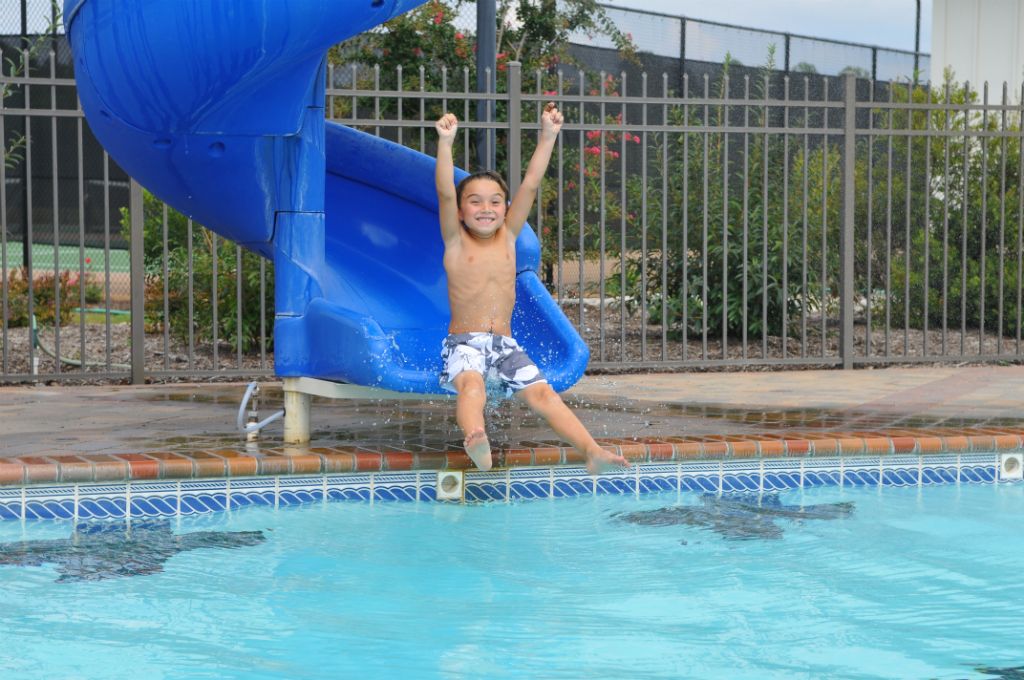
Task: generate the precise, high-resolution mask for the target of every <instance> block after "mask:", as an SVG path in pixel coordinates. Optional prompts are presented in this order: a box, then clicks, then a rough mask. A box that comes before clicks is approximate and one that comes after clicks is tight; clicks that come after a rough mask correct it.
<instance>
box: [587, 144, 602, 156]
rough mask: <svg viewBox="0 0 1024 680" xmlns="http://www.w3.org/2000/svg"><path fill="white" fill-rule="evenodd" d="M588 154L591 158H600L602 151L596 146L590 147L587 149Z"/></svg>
mask: <svg viewBox="0 0 1024 680" xmlns="http://www.w3.org/2000/svg"><path fill="white" fill-rule="evenodd" d="M587 153H589V154H590V155H591V156H600V155H601V149H600V148H599V147H596V146H588V147H587Z"/></svg>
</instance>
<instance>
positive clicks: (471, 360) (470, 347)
mask: <svg viewBox="0 0 1024 680" xmlns="http://www.w3.org/2000/svg"><path fill="white" fill-rule="evenodd" d="M441 361H442V363H443V364H444V367H443V368H442V369H441V387H443V388H444V389H446V390H448V391H449V392H455V386H454V385H453V384H452V381H453V380H455V376H457V375H458V374H460V373H462V372H463V371H476V372H477V373H479V374H481V375H482V376H484V380H485V381H487V382H492V383H493V382H497V383H500V384H501V386H502V387H503V388H504V390H505V396H506V397H511V396H512V395H513V394H515V393H516V392H518V391H519V390H521V389H523V388H525V387H527V386H529V385H532V384H534V383H545V382H547V379H546V378H545V377H544V374H543V373H541V372H540V369H539V368H537V365H536V364H535V363H533V360H531V359H530V357H529V356H528V355H527V354H526V352H524V351H523V349H522V348H521V347H520V346H519V343H517V342H516V341H515V340H513V339H512V338H509V337H506V336H504V335H497V334H495V333H454V334H452V335H449V336H448V337H447V338H445V339H444V342H443V343H442V344H441Z"/></svg>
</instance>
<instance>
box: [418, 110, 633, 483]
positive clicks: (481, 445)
mask: <svg viewBox="0 0 1024 680" xmlns="http://www.w3.org/2000/svg"><path fill="white" fill-rule="evenodd" d="M434 127H435V128H436V129H437V134H438V138H439V139H438V145H437V170H436V175H435V181H436V185H437V199H438V212H439V219H440V222H441V236H442V238H443V239H444V269H445V272H446V273H447V275H448V302H449V305H450V307H451V323H450V324H449V327H448V337H447V338H445V340H444V343H443V345H442V351H441V357H442V360H443V363H444V366H443V369H442V372H441V385H442V386H443V387H444V388H445V389H448V390H451V391H454V392H456V393H457V394H458V398H457V401H456V407H455V419H456V421H457V422H458V424H459V427H460V428H461V429H462V431H463V434H464V435H465V447H466V453H467V454H468V455H469V457H470V458H471V459H472V460H473V462H474V463H475V464H476V466H477V467H478V468H480V469H481V470H489V469H490V468H491V464H492V461H491V447H490V442H489V441H488V439H487V432H486V430H485V429H484V415H483V411H484V405H485V403H486V400H487V388H486V382H485V379H486V378H487V377H488V376H491V377H492V378H496V379H498V380H500V381H501V383H502V385H503V386H504V388H505V391H506V395H508V396H512V395H515V397H516V398H518V399H521V400H522V401H523V402H525V403H526V404H527V405H528V406H529V407H530V409H531V410H533V411H534V412H535V413H537V414H538V415H540V416H541V417H542V418H544V419H545V420H546V421H547V423H548V424H549V425H550V426H551V429H553V430H554V431H555V432H556V433H557V434H558V435H559V436H560V437H562V438H564V439H565V440H567V441H568V442H569V443H570V444H572V445H573V447H575V448H576V450H577V451H579V452H580V453H582V454H583V455H584V456H585V457H586V459H587V469H588V470H589V471H590V472H591V473H592V474H597V473H599V472H601V471H602V470H604V469H606V468H609V467H613V466H627V467H628V465H629V463H628V462H627V461H626V460H625V459H624V458H623V457H622V456H620V455H618V454H615V453H611V452H609V451H606V450H604V449H602V448H601V447H600V446H598V444H597V442H595V441H594V438H593V437H592V436H591V435H590V433H589V432H587V430H586V428H585V427H584V426H583V424H582V423H581V422H580V421H579V419H578V418H577V417H576V416H575V415H574V414H573V412H572V411H570V410H569V407H568V406H566V405H565V403H564V402H563V401H562V399H561V397H559V396H558V393H556V392H555V391H554V389H552V387H551V385H549V384H548V382H547V380H546V379H545V378H544V374H543V373H541V371H540V369H538V368H537V366H536V365H535V364H534V363H533V361H532V360H531V359H530V357H529V356H528V355H527V354H526V352H524V351H523V350H522V348H520V347H519V345H518V343H516V341H515V340H514V339H513V338H512V323H511V322H512V307H513V306H514V305H515V281H516V249H515V243H516V238H517V237H518V236H519V232H520V231H522V229H523V225H524V224H525V223H526V217H527V215H528V214H529V212H530V208H531V207H532V206H533V200H534V195H535V194H536V193H537V189H538V187H539V186H540V181H541V178H543V176H544V172H545V170H546V169H547V166H548V161H549V160H550V159H551V151H552V149H553V148H554V144H555V140H556V139H557V138H558V132H559V131H560V130H561V128H562V114H561V113H560V112H559V111H558V109H557V108H556V107H555V105H554V104H553V103H549V104H548V105H547V106H546V107H545V109H544V113H543V114H542V116H541V132H540V137H539V139H538V141H537V149H536V151H534V153H533V158H531V159H530V165H529V166H528V167H527V170H526V175H525V176H524V177H523V182H522V185H521V187H520V190H519V191H518V192H517V193H516V195H515V197H514V198H513V199H512V202H511V204H510V203H509V202H508V199H509V196H508V187H507V186H506V184H505V182H504V180H502V178H501V176H500V175H498V174H497V173H494V172H480V173H476V174H473V175H470V176H469V177H466V178H465V179H464V180H462V181H461V182H460V183H459V185H458V187H456V186H455V184H454V182H453V181H452V177H453V173H454V163H453V161H452V144H453V143H454V141H455V135H456V132H457V131H458V120H457V119H456V118H455V116H454V115H453V114H451V113H446V114H445V115H444V116H442V117H441V118H440V119H439V120H438V121H437V122H436V123H435V125H434Z"/></svg>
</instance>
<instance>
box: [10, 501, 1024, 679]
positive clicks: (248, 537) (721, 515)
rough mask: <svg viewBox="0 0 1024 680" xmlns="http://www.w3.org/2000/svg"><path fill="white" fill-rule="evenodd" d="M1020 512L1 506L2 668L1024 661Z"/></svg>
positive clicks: (834, 504) (869, 667)
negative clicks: (151, 514)
mask: <svg viewBox="0 0 1024 680" xmlns="http://www.w3.org/2000/svg"><path fill="white" fill-rule="evenodd" d="M1022 518H1024V485H1020V484H1016V485H1006V484H1004V485H965V486H960V487H957V486H952V485H951V486H937V487H929V488H924V489H920V488H892V487H885V488H881V489H879V488H856V489H839V488H818V489H812V490H804V491H792V492H786V493H782V494H779V495H777V496H775V495H772V496H766V497H762V498H761V499H758V498H757V497H751V496H737V497H729V498H726V499H721V500H720V499H718V498H716V497H714V496H711V497H707V498H705V497H702V496H700V495H698V494H693V493H682V494H678V495H677V494H676V493H671V494H659V495H649V496H642V497H640V498H637V497H632V496H626V497H623V496H597V497H581V498H576V499H561V500H553V501H552V500H545V501H531V502H524V503H518V504H509V505H506V504H500V503H494V504H479V505H449V504H440V503H422V504H415V503H377V504H374V505H370V504H358V503H329V504H324V505H316V506H306V507H299V508H289V509H281V510H274V509H272V508H249V509H245V510H243V511H235V512H233V513H225V514H221V515H216V516H206V517H196V518H183V519H180V520H171V521H170V522H169V523H166V524H162V523H160V522H159V521H153V522H149V521H146V522H139V523H135V525H133V528H132V531H131V533H130V534H127V535H126V532H125V530H124V525H123V523H122V524H120V525H119V524H116V523H114V524H109V523H108V524H99V525H97V524H95V523H94V524H91V525H90V524H87V525H85V526H83V527H82V529H81V531H80V532H78V533H77V534H76V536H74V537H73V538H71V539H69V536H71V533H72V526H73V525H72V524H71V523H67V522H65V523H59V522H41V523H29V524H21V523H16V522H6V523H0V564H4V565H6V566H0V603H2V607H0V636H2V644H0V676H2V677H4V678H43V677H46V678H53V677H59V678H90V679H91V678H141V677H145V678H339V677H366V678H382V677H416V678H478V677H499V678H501V677H522V678H540V677H543V678H627V677H628V678H717V677H721V678H739V677H747V678H823V677H842V678H997V677H1003V678H1011V677H1021V673H1022V672H1024V670H1022V667H1024V633H1022V628H1021V622H1022V621H1024V597H1022V593H1024V590H1022V579H1024V549H1021V545H1020V538H1019V537H1020V529H1021V521H1022ZM200 532H202V533H200ZM183 534H189V535H190V536H182V535H183ZM191 534H196V535H194V536H192V535H191ZM26 541H30V542H31V543H27V542H26ZM37 563H38V564H39V566H26V565H30V564H37Z"/></svg>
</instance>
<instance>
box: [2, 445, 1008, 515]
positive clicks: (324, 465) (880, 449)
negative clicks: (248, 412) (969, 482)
mask: <svg viewBox="0 0 1024 680" xmlns="http://www.w3.org/2000/svg"><path fill="white" fill-rule="evenodd" d="M907 432H908V431H900V432H899V433H895V432H894V433H893V435H892V436H881V435H879V434H878V433H875V432H828V433H819V434H818V435H810V434H807V433H801V434H800V435H799V436H797V435H795V434H791V435H790V438H785V435H783V438H779V436H778V435H773V436H771V438H768V435H764V436H760V437H759V436H756V435H755V436H736V437H710V436H709V437H667V438H665V439H659V440H653V439H652V440H637V441H633V440H627V439H605V440H601V444H602V445H603V446H604V447H606V448H608V449H614V450H616V451H618V452H619V453H621V454H622V455H623V456H625V457H626V458H628V459H629V460H630V461H632V462H634V463H642V464H671V463H679V462H688V461H706V462H712V461H724V462H725V463H726V464H727V466H728V465H732V464H733V463H735V462H736V461H743V460H749V459H751V458H758V459H761V460H764V461H765V463H766V464H767V463H768V462H770V461H773V460H776V459H779V458H784V459H793V458H804V459H806V460H807V461H808V469H811V466H812V463H811V461H812V460H820V459H828V460H832V459H835V458H836V457H837V456H841V457H843V458H844V459H847V460H849V466H850V467H851V468H853V467H858V468H859V467H863V466H865V465H866V466H867V467H870V465H871V464H870V463H866V462H865V461H866V460H868V459H870V460H874V461H877V460H878V459H879V458H880V457H884V458H886V459H887V460H896V459H898V458H901V457H903V456H907V455H910V456H918V455H920V456H924V455H929V456H930V455H940V454H943V453H947V454H966V453H980V452H985V453H987V452H997V453H999V452H1011V451H1024V428H1002V429H999V430H998V431H996V430H991V429H981V428H973V429H972V428H966V429H944V430H943V429H938V430H919V431H915V432H912V433H911V434H907ZM862 457H867V458H862ZM582 462H583V459H582V457H581V456H580V455H579V453H577V452H576V451H575V450H573V449H572V448H569V447H564V446H562V447H560V446H535V447H530V448H512V449H505V450H503V451H500V452H498V455H497V461H496V463H497V465H498V467H509V468H520V467H538V468H540V469H548V468H549V467H551V466H565V465H569V466H573V465H579V464H581V463H582ZM470 468H472V463H471V461H470V460H469V458H468V457H467V456H466V455H465V453H464V452H463V451H460V450H453V451H447V452H445V451H435V452H419V453H411V452H409V451H400V450H396V451H390V450H380V451H367V450H365V449H354V448H353V449H347V448H341V447H329V448H323V447H319V448H318V447H314V448H310V449H302V450H301V451H299V452H296V450H294V449H291V450H287V451H286V450H284V449H265V450H262V451H256V452H253V451H251V450H247V449H246V448H245V447H244V446H241V445H240V446H238V447H237V448H226V449H217V450H210V451H198V450H197V451H191V452H187V453H184V452H182V453H172V452H160V451H155V452H147V453H122V454H102V455H88V454H83V455H79V456H46V455H39V456H23V457H20V458H8V459H3V458H0V488H3V487H10V486H14V487H21V486H25V485H46V484H51V485H52V484H90V483H103V482H108V483H118V482H129V481H131V482H141V481H143V480H170V481H174V480H201V479H222V478H230V479H233V480H235V479H237V480H242V479H246V478H265V477H274V476H281V477H282V478H283V477H285V476H299V477H302V476H306V475H332V474H350V473H382V474H383V473H394V474H400V473H403V472H407V471H426V470H467V469H470ZM709 474H711V475H712V476H713V475H714V474H715V469H711V471H710V473H709ZM829 474H834V473H829ZM858 474H860V473H858ZM812 477H813V479H811V481H810V483H817V482H820V483H828V482H827V480H824V479H819V478H818V473H813V472H812ZM381 479H384V477H381ZM603 479H604V478H603ZM751 479H752V478H744V479H739V480H737V482H736V483H737V484H739V485H740V487H742V488H744V489H747V490H751V489H750V488H749V487H751V485H752V481H751ZM805 481H806V480H805ZM501 483H502V482H501V480H500V479H499V478H495V479H494V480H491V482H490V484H491V485H492V487H488V489H487V490H486V491H482V490H477V491H474V493H476V492H479V493H483V494H485V495H486V497H487V498H492V497H494V495H495V494H498V493H499V492H498V491H497V490H496V489H497V487H498V486H500V485H501ZM776 483H781V480H777V479H773V480H772V481H771V482H770V484H776ZM481 484H484V482H483V481H481ZM505 484H506V485H507V484H508V482H507V481H506V482H505ZM623 484H624V483H623ZM623 484H620V483H619V482H617V481H614V477H611V478H607V481H604V482H599V483H598V485H597V492H598V493H620V492H621V491H616V489H618V488H619V487H620V486H623ZM698 484H699V485H701V487H702V488H703V486H704V483H703V482H698ZM760 484H761V482H760V481H759V482H758V485H760ZM388 485H390V482H389V483H388ZM494 485H497V486H494ZM513 486H514V485H513ZM584 486H585V485H584ZM576 487H577V484H576V483H575V482H574V483H561V482H560V483H559V484H558V488H559V490H560V492H561V493H563V494H565V495H576V494H578V493H579V492H581V491H583V489H582V488H580V489H577V488H576ZM724 490H730V489H724ZM549 491H550V485H549ZM395 493H398V494H399V495H403V494H404V495H409V494H410V493H413V492H412V491H410V490H408V489H406V490H404V491H395ZM510 493H511V492H509V491H508V490H506V495H508V494H510ZM522 493H523V494H526V495H529V493H534V492H532V491H527V490H522ZM499 495H500V494H499ZM210 502H217V501H216V500H211V501H210Z"/></svg>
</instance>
